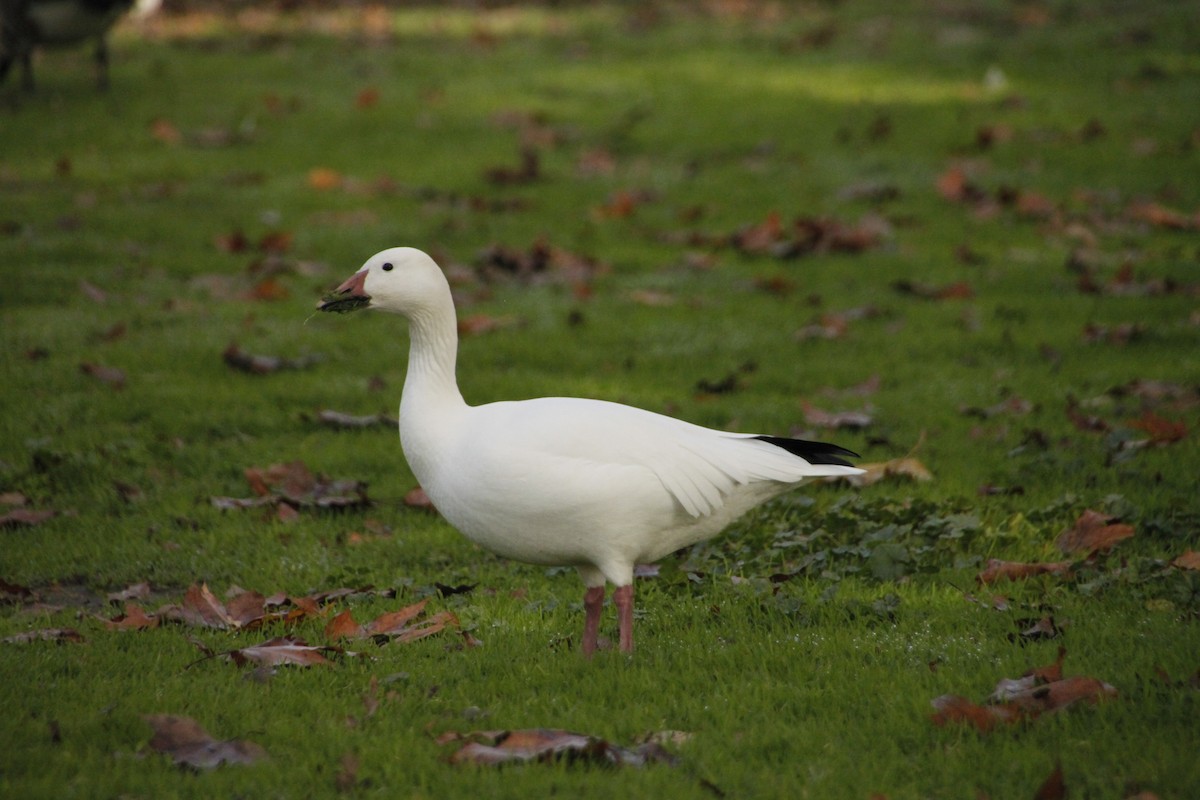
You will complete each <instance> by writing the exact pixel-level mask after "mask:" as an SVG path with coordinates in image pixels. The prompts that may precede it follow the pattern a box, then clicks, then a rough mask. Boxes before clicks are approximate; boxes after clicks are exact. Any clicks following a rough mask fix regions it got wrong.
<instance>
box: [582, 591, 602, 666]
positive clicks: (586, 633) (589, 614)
mask: <svg viewBox="0 0 1200 800" xmlns="http://www.w3.org/2000/svg"><path fill="white" fill-rule="evenodd" d="M602 608H604V584H601V585H599V586H589V587H588V590H587V592H585V593H584V595H583V611H584V618H583V654H584V655H585V656H587V657H588V658H591V657H592V654H593V653H595V652H596V639H597V637H598V636H599V634H600V610H601V609H602Z"/></svg>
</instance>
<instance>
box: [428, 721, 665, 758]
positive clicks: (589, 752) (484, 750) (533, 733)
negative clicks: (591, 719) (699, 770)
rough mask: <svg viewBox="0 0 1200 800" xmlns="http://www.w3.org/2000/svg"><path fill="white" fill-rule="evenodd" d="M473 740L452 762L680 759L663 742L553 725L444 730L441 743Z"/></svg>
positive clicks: (457, 752)
mask: <svg viewBox="0 0 1200 800" xmlns="http://www.w3.org/2000/svg"><path fill="white" fill-rule="evenodd" d="M464 740H469V741H467V743H466V744H465V745H463V746H462V747H460V748H459V749H458V750H457V751H455V752H454V753H452V754H451V755H450V758H449V761H450V763H451V764H472V765H476V766H490V765H496V764H506V763H514V762H515V763H524V762H530V761H539V762H552V761H557V760H560V759H562V760H566V761H568V762H570V763H594V764H606V765H613V766H633V767H640V766H643V765H645V764H648V763H652V762H663V763H667V764H671V765H674V764H675V763H676V762H677V759H675V757H673V756H671V755H670V754H669V753H667V751H666V750H665V749H663V747H662V745H660V744H658V743H657V742H646V743H644V744H641V745H638V746H637V747H634V748H625V747H618V746H616V745H613V744H610V743H608V742H606V741H604V740H603V739H598V738H596V737H593V736H587V735H585V734H581V733H572V732H570V731H564V730H554V729H549V728H534V729H528V730H512V731H475V732H473V733H467V734H458V733H449V734H444V735H443V736H441V737H439V738H438V743H439V744H447V743H450V742H458V741H464Z"/></svg>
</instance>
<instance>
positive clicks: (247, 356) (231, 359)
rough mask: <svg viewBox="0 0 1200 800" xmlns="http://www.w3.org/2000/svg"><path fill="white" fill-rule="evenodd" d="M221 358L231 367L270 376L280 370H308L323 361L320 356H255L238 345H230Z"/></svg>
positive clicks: (253, 373)
mask: <svg viewBox="0 0 1200 800" xmlns="http://www.w3.org/2000/svg"><path fill="white" fill-rule="evenodd" d="M221 357H222V358H223V359H224V360H225V363H226V364H228V365H229V366H230V367H233V368H234V369H237V370H241V371H242V372H248V373H250V374H252V375H269V374H271V373H273V372H279V371H280V370H290V369H307V368H309V367H311V366H312V365H313V364H316V363H318V362H320V361H321V360H322V359H321V356H318V355H309V356H301V357H299V358H279V357H277V356H264V355H254V354H252V353H247V352H245V351H243V350H242V349H241V348H240V347H238V345H237V344H230V345H229V346H228V347H226V348H225V351H224V352H223V353H222V354H221Z"/></svg>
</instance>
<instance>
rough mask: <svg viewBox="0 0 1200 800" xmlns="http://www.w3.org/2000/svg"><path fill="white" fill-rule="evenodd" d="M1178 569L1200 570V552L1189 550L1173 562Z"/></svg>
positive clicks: (1172, 564)
mask: <svg viewBox="0 0 1200 800" xmlns="http://www.w3.org/2000/svg"><path fill="white" fill-rule="evenodd" d="M1171 566H1173V567H1177V568H1178V569H1192V570H1200V551H1198V550H1189V551H1187V552H1186V553H1184V554H1183V555H1181V556H1179V557H1177V558H1176V559H1175V560H1174V561H1172V562H1171Z"/></svg>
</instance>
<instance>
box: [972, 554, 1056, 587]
mask: <svg viewBox="0 0 1200 800" xmlns="http://www.w3.org/2000/svg"><path fill="white" fill-rule="evenodd" d="M1070 571H1071V562H1070V561H1056V562H1053V563H1032V564H1027V563H1021V562H1016V561H1001V560H1000V559H998V558H991V559H988V563H987V567H986V568H985V569H984V570H983V571H982V572H980V573H979V574H978V575H976V576H975V580H976V581H977V582H978V583H979V584H981V585H987V584H990V583H996V582H997V581H1001V580H1009V581H1017V580H1023V579H1025V578H1032V577H1034V576H1036V575H1062V574H1065V573H1067V572H1070Z"/></svg>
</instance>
